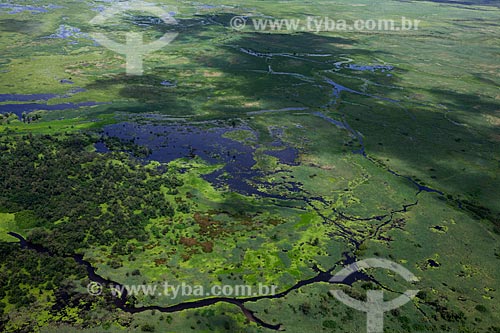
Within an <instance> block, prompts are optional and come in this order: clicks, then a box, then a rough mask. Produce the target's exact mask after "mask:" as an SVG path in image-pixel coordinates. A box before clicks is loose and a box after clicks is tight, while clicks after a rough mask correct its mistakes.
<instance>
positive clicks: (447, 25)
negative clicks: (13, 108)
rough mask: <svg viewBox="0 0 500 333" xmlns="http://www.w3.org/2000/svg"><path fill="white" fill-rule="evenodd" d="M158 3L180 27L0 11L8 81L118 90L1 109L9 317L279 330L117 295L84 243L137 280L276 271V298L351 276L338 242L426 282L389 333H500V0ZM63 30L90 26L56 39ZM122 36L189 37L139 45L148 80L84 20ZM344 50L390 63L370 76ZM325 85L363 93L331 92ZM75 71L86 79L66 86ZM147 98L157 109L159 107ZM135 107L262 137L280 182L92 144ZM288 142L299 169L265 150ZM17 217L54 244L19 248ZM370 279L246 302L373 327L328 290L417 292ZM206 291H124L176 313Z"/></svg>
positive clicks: (75, 323) (136, 116) (218, 312)
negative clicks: (310, 20)
mask: <svg viewBox="0 0 500 333" xmlns="http://www.w3.org/2000/svg"><path fill="white" fill-rule="evenodd" d="M158 3H160V4H161V5H163V6H165V8H168V9H169V10H172V11H175V12H176V13H177V14H176V16H175V18H176V20H177V21H178V25H177V26H175V27H172V26H168V25H164V24H152V25H148V26H146V27H144V26H140V25H137V24H136V23H137V22H138V21H141V20H144V19H146V20H147V19H148V17H144V16H141V15H139V14H138V13H134V14H136V15H135V16H127V19H116V20H113V21H110V22H109V24H108V25H105V26H99V27H93V26H91V25H90V23H89V21H90V20H91V19H92V18H93V17H94V16H95V15H97V11H96V10H95V8H96V7H98V6H101V5H102V6H104V7H107V6H109V4H105V3H103V2H93V1H64V2H62V1H58V0H51V1H48V0H47V1H46V0H41V1H37V2H36V6H37V7H43V8H47V12H43V13H32V12H30V11H22V12H20V13H17V14H9V13H8V11H9V10H8V9H0V30H1V34H0V53H1V54H2V57H1V59H0V78H1V79H0V94H41V93H47V94H57V95H59V97H57V98H53V99H50V100H49V101H48V102H47V104H49V105H55V104H61V103H80V102H89V101H92V102H101V103H106V104H100V105H97V106H93V107H82V108H79V109H68V110H55V111H43V110H41V111H35V112H34V113H33V114H37V115H39V116H40V119H37V120H35V121H33V122H30V123H27V122H23V121H21V120H19V119H18V117H17V116H15V115H2V116H1V118H0V183H1V186H2V187H1V188H2V191H1V193H0V233H1V234H0V241H1V243H0V245H1V250H2V253H3V254H4V255H3V256H2V259H1V260H0V274H1V275H0V276H1V277H2V279H0V280H1V283H2V284H1V289H0V292H1V293H0V310H1V311H2V313H0V314H1V320H0V330H2V331H6V332H19V331H26V332H28V331H36V332H61V331H63V332H70V331H82V332H85V331H88V332H118V331H122V330H127V331H131V332H135V331H157V332H180V333H183V332H271V331H272V330H271V329H269V328H266V326H264V325H261V324H259V323H257V322H255V321H253V320H250V319H249V316H246V315H245V313H244V312H243V311H241V309H240V308H238V306H236V305H234V304H229V303H217V304H214V305H210V306H206V307H202V308H198V309H189V310H183V311H178V312H174V313H161V312H160V311H145V312H140V313H135V314H131V313H127V312H125V311H122V310H120V309H119V308H117V307H116V306H115V304H114V303H113V300H112V299H111V298H110V296H109V295H107V294H106V293H105V294H104V295H102V296H91V295H88V293H87V292H86V285H87V283H88V282H89V279H88V277H87V276H86V274H85V272H84V269H83V268H82V266H78V265H76V264H75V263H74V262H73V261H72V260H71V258H70V256H71V255H72V254H75V253H78V254H81V255H83V256H84V258H85V259H86V260H88V261H89V262H90V263H91V264H92V266H93V267H95V268H96V272H97V273H98V274H99V275H100V276H102V277H104V278H106V279H110V280H113V281H117V282H119V283H121V284H125V285H132V284H155V283H161V282H162V281H168V282H169V283H170V284H172V285H178V284H181V283H183V282H184V283H186V284H193V285H203V286H205V287H206V288H209V287H210V286H213V285H232V286H236V285H241V284H249V285H253V286H256V285H258V284H259V283H264V284H268V285H276V286H277V288H278V291H279V292H285V291H287V290H289V289H290V288H292V287H293V286H294V285H296V284H297V283H299V282H300V281H304V280H307V279H311V278H313V277H314V276H316V275H317V273H318V270H319V271H323V272H326V271H330V270H331V271H332V272H333V273H335V272H337V271H338V270H340V269H341V266H342V265H341V264H342V262H343V260H344V259H345V257H346V254H347V255H348V256H355V257H356V258H357V259H364V258H372V257H380V258H386V259H390V260H393V261H395V262H398V263H400V264H402V265H403V266H404V267H406V268H408V269H409V270H410V271H412V272H413V273H414V274H415V275H416V276H417V277H418V278H419V280H420V281H419V282H418V283H416V284H415V286H414V287H415V288H414V289H419V290H420V293H419V294H418V296H417V297H416V298H415V299H414V300H413V301H412V302H410V303H408V304H406V305H405V306H404V307H402V308H400V309H398V310H394V311H392V312H390V313H386V315H385V319H386V322H385V324H386V331H387V332H402V331H404V332H445V331H449V332H499V331H500V326H499V325H498V322H499V321H500V317H499V313H500V309H499V308H498V304H497V303H498V299H499V297H500V294H499V292H500V282H499V281H500V279H499V275H500V270H499V268H498V267H499V260H500V245H499V244H500V243H499V238H500V204H499V201H498V197H499V195H498V194H499V193H498V188H499V186H500V180H499V178H498V175H499V174H500V172H499V171H500V170H499V168H500V154H499V153H500V150H499V149H498V144H499V140H500V135H499V131H498V126H499V125H500V114H499V110H500V108H499V106H500V101H499V99H500V94H499V90H498V86H499V76H498V73H499V60H500V59H499V56H498V50H499V47H500V45H499V43H500V42H499V41H498V38H496V36H498V34H499V32H500V28H499V25H498V21H499V18H500V12H499V9H498V8H497V7H495V6H489V5H486V4H478V5H463V4H446V3H439V2H424V1H412V2H403V1H395V0H383V1H378V2H377V3H376V4H375V3H373V1H368V0H360V1H357V2H356V3H355V4H354V3H352V2H350V1H346V0H341V1H336V2H331V3H330V2H320V1H309V2H300V1H295V0H293V1H286V2H271V1H253V0H252V1H245V2H243V1H222V0H214V1H211V2H210V6H202V4H198V3H190V2H178V1H166V0H162V1H158ZM16 4H24V5H33V4H32V2H29V1H21V0H20V1H17V2H16ZM49 4H57V5H60V6H61V8H51V9H49V7H47V6H48V5H49ZM44 6H45V7H44ZM235 15H246V16H249V17H265V16H269V17H273V18H278V19H285V18H294V19H295V18H300V19H304V20H305V17H306V16H308V15H309V16H321V17H325V16H328V17H330V18H332V19H333V18H335V19H345V20H350V19H379V18H384V19H391V18H392V19H396V20H399V19H400V17H401V16H405V17H406V18H408V19H418V20H421V21H422V23H421V26H420V29H419V30H418V31H407V32H401V31H400V32H395V31H394V32H375V31H373V32H367V31H364V32H341V31H336V32H320V33H313V32H305V31H304V32H301V31H298V32H286V31H281V32H277V31H260V32H258V31H254V30H253V29H252V28H251V26H247V27H246V28H245V29H243V30H242V31H235V30H233V29H231V27H230V25H229V22H230V20H231V18H232V17H233V16H235ZM61 25H65V26H71V27H76V28H79V29H81V32H82V34H79V35H76V36H73V37H70V38H68V39H60V38H44V37H46V36H50V35H51V34H54V33H55V32H56V31H57V29H58V28H59V27H60V26H61ZM130 30H133V31H143V32H145V33H146V39H147V40H153V39H155V38H158V37H159V36H161V35H162V34H163V33H164V32H166V31H171V30H175V31H176V32H178V33H179V36H178V38H177V39H176V40H175V41H174V42H173V43H171V44H170V45H168V46H167V47H165V48H164V49H162V50H161V51H157V52H155V53H152V54H149V55H147V56H145V61H144V65H145V68H144V70H145V72H144V75H142V76H127V75H126V74H125V58H124V57H123V55H119V54H116V53H114V52H112V51H110V50H107V49H105V48H103V47H101V46H99V45H96V44H95V43H94V42H93V41H92V40H91V39H90V38H89V36H88V35H86V33H87V32H91V31H102V32H106V33H107V34H109V35H110V36H112V37H113V38H115V39H116V40H121V41H123V34H124V32H126V31H130ZM244 50H251V51H253V52H258V53H261V54H266V55H265V56H256V55H252V54H249V52H244ZM320 55H321V56H320ZM339 62H344V63H343V64H357V65H361V66H370V65H388V66H392V67H393V69H392V70H388V71H384V72H382V71H380V70H374V71H369V70H368V71H357V70H352V69H349V68H348V67H346V66H343V64H340V65H335V64H336V63H337V64H338V63H339ZM62 79H67V80H71V81H72V82H74V84H73V85H68V84H62V83H61V82H60V80H62ZM165 80H167V81H169V82H172V83H175V84H174V85H173V86H165V85H162V82H163V81H165ZM331 81H333V82H335V83H336V84H338V85H341V86H343V87H347V88H349V89H350V90H351V92H349V91H345V90H344V91H341V92H338V91H337V93H334V86H333V85H332V84H331ZM76 87H79V88H83V89H84V91H81V92H78V93H71V94H70V95H68V96H66V94H68V92H69V91H70V90H71V89H72V88H76ZM352 91H354V92H352ZM16 103H19V102H16ZM16 103H11V102H8V101H4V102H0V106H1V105H2V104H16ZM151 114H154V115H156V116H157V117H156V118H154V119H153V120H152V119H151V118H147V117H145V115H151ZM123 121H134V122H136V123H144V124H147V123H154V124H162V125H175V126H182V125H183V124H186V125H192V126H198V127H199V128H202V129H206V128H210V127H212V126H214V127H216V126H219V127H220V126H223V127H227V128H229V129H230V130H228V131H227V132H225V134H224V135H223V136H224V137H225V138H228V139H230V140H233V141H236V142H240V143H242V144H243V145H245V146H248V147H251V148H252V158H253V159H254V160H255V162H256V164H255V166H254V167H253V168H254V170H255V171H258V172H261V175H260V176H259V179H258V180H259V182H258V184H254V185H255V186H257V187H258V188H259V190H260V191H261V192H262V193H264V194H266V195H267V196H264V195H263V196H259V195H246V194H243V193H237V192H236V191H232V190H230V189H229V188H228V187H220V186H216V185H215V184H212V183H211V182H209V181H208V180H206V178H204V176H206V175H208V174H210V173H212V172H214V171H217V170H219V169H221V168H223V167H224V165H223V164H222V163H221V164H210V163H208V162H207V161H204V160H203V159H202V158H200V157H195V158H187V157H186V158H181V159H176V160H173V161H170V162H169V163H159V162H156V161H144V160H141V159H137V158H135V157H134V156H132V155H133V154H128V153H127V152H124V151H122V150H127V149H121V148H123V147H128V148H130V147H129V146H126V144H124V146H123V147H119V146H117V148H116V149H115V151H111V152H108V153H98V152H96V151H95V148H94V144H95V143H96V142H98V141H99V140H100V139H101V134H100V131H101V129H102V128H103V126H106V125H112V124H117V123H121V122H123ZM200 124H201V125H200ZM234 124H241V125H244V126H243V127H242V128H245V129H231V127H234ZM277 133H278V134H277ZM276 140H279V141H280V142H282V143H283V144H284V145H285V146H287V147H291V148H294V149H296V151H297V159H296V161H295V163H292V164H286V163H282V162H280V160H279V159H278V158H276V157H272V156H270V155H269V154H266V151H270V150H275V151H276V150H278V148H276V146H275V145H274V142H276ZM133 148H134V147H133ZM136 148H139V150H140V149H141V148H143V147H136ZM359 151H364V153H365V155H363V154H360V153H355V152H359ZM226 176H227V177H231V175H226ZM291 183H297V184H298V190H297V191H290V190H289V187H287V186H289V185H290V184H291ZM419 186H420V187H419ZM422 189H424V190H422ZM10 231H12V232H17V233H19V234H21V235H23V236H25V237H27V239H28V240H30V241H31V242H33V243H35V244H39V245H43V246H44V247H46V248H47V249H49V250H50V253H51V254H52V255H51V256H49V255H46V254H40V253H36V252H34V251H28V250H21V249H19V247H18V246H17V244H14V243H13V242H14V241H15V238H13V237H11V236H9V235H7V232H10ZM16 258H18V259H16ZM429 260H432V262H433V263H435V264H436V265H434V266H436V267H432V266H433V265H430V264H429ZM47 267H48V268H47ZM56 267H59V268H60V270H59V271H58V269H57V268H56ZM367 273H368V274H369V275H370V276H372V277H373V278H374V280H375V281H377V284H375V283H370V282H366V281H358V282H356V283H354V284H353V286H352V287H348V286H339V285H332V284H328V283H325V282H315V283H310V284H307V285H305V286H302V287H300V288H298V289H294V290H291V291H290V292H286V293H284V294H283V295H281V296H280V297H277V298H263V299H259V300H253V301H248V302H245V303H244V306H245V308H246V309H248V310H250V311H252V312H253V313H254V316H255V317H257V318H258V319H259V320H261V321H263V322H264V323H266V324H269V325H281V328H282V329H285V330H286V331H287V332H304V331H314V332H358V331H363V330H364V329H365V320H366V315H365V314H363V313H361V312H358V311H355V310H353V309H350V308H348V307H347V306H345V305H343V304H342V303H340V302H338V301H337V300H335V299H334V298H333V297H332V296H330V295H329V293H328V291H329V290H331V289H339V288H341V289H343V290H345V291H346V292H348V293H349V294H350V295H352V296H353V297H356V298H358V299H363V297H365V295H366V290H367V289H374V288H383V289H384V291H385V292H386V294H387V298H395V297H397V296H398V293H401V292H404V291H405V290H406V289H409V288H408V287H409V286H408V283H406V282H404V281H402V280H401V279H398V278H397V277H395V276H394V275H390V274H389V275H388V272H386V271H384V270H369V271H368V272H367ZM23 281H24V282H23ZM199 298H200V297H199V296H194V295H190V296H189V295H188V296H185V295H184V296H179V297H178V298H176V299H170V298H168V297H155V296H140V295H139V296H136V297H135V298H134V300H133V301H132V300H131V301H130V302H131V303H133V304H134V305H135V306H164V307H165V306H171V305H175V304H179V303H182V302H188V301H196V300H198V299H199Z"/></svg>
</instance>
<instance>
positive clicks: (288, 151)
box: [264, 147, 299, 165]
mask: <svg viewBox="0 0 500 333" xmlns="http://www.w3.org/2000/svg"><path fill="white" fill-rule="evenodd" d="M264 154H266V155H269V156H273V157H276V158H278V159H279V161H280V163H282V164H287V165H299V163H297V162H296V159H297V157H298V151H297V149H295V148H292V147H288V148H285V149H282V150H266V151H265V152H264Z"/></svg>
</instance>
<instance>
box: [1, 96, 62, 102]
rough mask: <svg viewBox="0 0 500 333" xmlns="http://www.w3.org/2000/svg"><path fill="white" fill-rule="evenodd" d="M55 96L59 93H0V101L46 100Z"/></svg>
mask: <svg viewBox="0 0 500 333" xmlns="http://www.w3.org/2000/svg"><path fill="white" fill-rule="evenodd" d="M57 97H59V95H56V94H30V95H18V94H0V102H7V101H8V102H33V101H48V100H49V99H52V98H57Z"/></svg>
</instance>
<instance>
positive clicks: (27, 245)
mask: <svg viewBox="0 0 500 333" xmlns="http://www.w3.org/2000/svg"><path fill="white" fill-rule="evenodd" d="M8 234H9V235H11V236H13V237H15V238H17V239H18V240H19V243H20V245H21V248H23V249H30V250H34V251H36V252H38V253H45V254H47V255H50V256H52V257H55V255H54V254H53V253H51V252H50V251H49V250H48V249H47V248H45V247H43V246H41V245H38V244H33V243H31V242H29V241H27V240H26V239H25V238H24V237H23V236H21V235H19V234H17V233H15V232H9V233H8ZM344 256H345V259H344V260H342V261H341V262H340V263H336V264H335V265H334V266H333V267H332V268H331V269H329V270H328V271H321V270H320V269H319V268H317V267H315V271H316V272H317V275H316V276H314V277H312V278H309V279H307V280H302V281H299V282H297V283H296V284H295V285H293V286H292V287H290V288H289V289H287V290H285V291H282V292H280V293H278V294H275V295H262V296H255V297H249V298H241V299H237V298H229V297H212V298H206V299H200V300H196V301H190V302H184V303H179V304H176V305H172V306H165V307H162V306H143V307H134V306H131V305H129V304H127V300H128V293H127V289H126V288H124V287H123V286H122V285H121V284H120V283H118V282H116V281H112V280H109V279H106V278H104V277H102V276H100V275H99V274H97V272H96V269H95V268H94V267H93V266H92V264H91V263H90V262H88V261H87V260H84V259H83V256H82V255H80V254H74V255H68V256H67V257H71V258H73V260H75V262H76V263H78V264H79V265H82V266H84V267H85V268H86V271H87V276H88V278H89V280H91V281H93V282H97V283H99V284H101V285H102V286H103V287H115V288H116V287H118V288H119V290H122V291H123V292H122V293H121V295H120V296H119V297H118V296H117V295H116V294H113V296H114V298H113V302H114V304H115V306H116V307H118V308H119V309H121V310H122V311H125V312H128V313H140V312H144V311H152V310H156V311H159V312H164V313H174V312H178V311H183V310H188V309H197V308H202V307H206V306H209V305H213V304H217V303H220V302H225V303H230V304H234V305H236V306H238V307H239V308H240V309H241V310H242V312H243V313H244V314H245V316H246V317H247V318H248V319H249V320H251V321H253V322H256V323H257V324H259V325H261V326H263V327H266V328H269V329H272V330H280V328H281V324H276V325H273V324H269V323H266V322H264V321H263V320H261V319H259V318H258V317H256V316H255V315H254V313H253V312H252V311H250V310H248V309H247V308H246V307H245V303H247V302H256V301H258V300H262V299H278V298H282V297H285V296H286V295H288V294H289V293H290V292H292V291H294V290H297V289H299V288H301V287H304V286H307V285H310V284H313V283H318V282H330V279H331V278H332V274H331V272H332V271H333V270H334V269H336V268H337V266H338V264H341V265H350V264H352V263H354V262H355V261H356V258H355V257H354V256H350V255H349V254H348V253H347V252H345V253H344ZM360 280H361V281H373V282H376V283H377V281H376V280H374V279H373V278H371V277H370V276H368V275H366V274H365V273H362V272H356V273H354V274H351V275H350V276H349V277H346V279H343V280H342V281H339V282H338V283H341V284H347V285H352V283H354V282H356V281H360Z"/></svg>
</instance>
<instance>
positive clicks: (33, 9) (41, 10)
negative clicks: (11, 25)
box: [0, 3, 48, 14]
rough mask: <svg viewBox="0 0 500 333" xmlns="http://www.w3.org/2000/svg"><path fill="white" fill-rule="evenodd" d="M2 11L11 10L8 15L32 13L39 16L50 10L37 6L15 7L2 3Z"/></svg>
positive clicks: (0, 5)
mask: <svg viewBox="0 0 500 333" xmlns="http://www.w3.org/2000/svg"><path fill="white" fill-rule="evenodd" d="M1 9H10V11H9V12H8V14H18V13H22V12H25V11H26V12H31V13H32V14H38V13H46V12H48V10H47V9H46V8H43V7H35V6H23V5H15V4H9V3H0V10H1Z"/></svg>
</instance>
